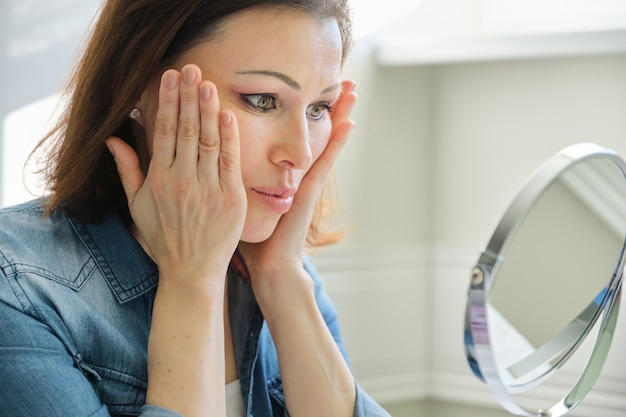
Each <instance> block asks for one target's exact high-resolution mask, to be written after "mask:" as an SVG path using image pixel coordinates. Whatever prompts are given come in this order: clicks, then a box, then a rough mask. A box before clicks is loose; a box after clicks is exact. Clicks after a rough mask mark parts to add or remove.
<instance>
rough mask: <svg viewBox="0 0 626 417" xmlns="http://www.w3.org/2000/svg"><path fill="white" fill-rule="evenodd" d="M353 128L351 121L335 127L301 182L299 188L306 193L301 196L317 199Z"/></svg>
mask: <svg viewBox="0 0 626 417" xmlns="http://www.w3.org/2000/svg"><path fill="white" fill-rule="evenodd" d="M353 128H354V122H353V121H351V120H346V121H344V122H343V123H341V124H340V125H339V126H337V128H336V129H335V133H334V134H333V136H331V138H330V140H329V141H328V144H327V145H326V148H325V149H324V151H323V152H322V154H321V155H320V156H319V157H318V158H317V160H316V161H315V163H314V164H313V166H312V167H311V169H309V172H308V173H307V174H306V176H305V177H304V179H303V180H302V184H301V186H300V188H301V189H302V188H303V187H304V188H305V189H306V192H304V193H302V194H304V195H309V196H310V198H313V199H316V198H317V195H318V194H319V192H321V190H322V187H323V186H324V183H325V182H326V178H327V177H328V174H330V172H331V171H332V168H333V166H334V164H335V161H336V160H337V157H338V156H339V154H340V153H341V150H342V149H343V148H344V146H345V145H346V143H347V142H348V137H349V136H350V132H352V129H353Z"/></svg>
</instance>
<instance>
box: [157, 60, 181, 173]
mask: <svg viewBox="0 0 626 417" xmlns="http://www.w3.org/2000/svg"><path fill="white" fill-rule="evenodd" d="M179 84H180V74H179V73H178V72H177V71H174V70H168V71H165V73H163V76H162V77H161V85H160V87H159V108H158V110H157V114H156V119H155V122H154V137H153V140H152V159H151V162H150V164H151V165H152V164H154V165H155V166H156V167H161V168H168V167H170V166H171V165H172V163H173V161H174V154H175V152H176V126H177V124H178V108H179V104H178V102H179V98H178V87H179Z"/></svg>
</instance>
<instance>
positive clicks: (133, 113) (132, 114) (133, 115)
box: [128, 107, 141, 120]
mask: <svg viewBox="0 0 626 417" xmlns="http://www.w3.org/2000/svg"><path fill="white" fill-rule="evenodd" d="M140 116H141V110H139V109H138V108H136V107H135V108H134V109H132V110H131V111H130V113H129V114H128V117H130V118H131V119H133V120H137V119H139V117H140Z"/></svg>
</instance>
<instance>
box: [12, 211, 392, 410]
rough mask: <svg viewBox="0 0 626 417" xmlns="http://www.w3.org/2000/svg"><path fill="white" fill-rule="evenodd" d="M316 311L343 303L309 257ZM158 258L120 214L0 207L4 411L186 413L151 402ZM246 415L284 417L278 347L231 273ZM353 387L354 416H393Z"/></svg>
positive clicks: (329, 313)
mask: <svg viewBox="0 0 626 417" xmlns="http://www.w3.org/2000/svg"><path fill="white" fill-rule="evenodd" d="M305 266H306V268H307V271H308V272H309V273H310V275H311V277H312V279H313V280H314V282H315V289H316V297H317V302H318V306H319V309H320V311H321V312H322V314H323V316H324V319H325V320H326V323H327V325H328V327H329V329H330V331H331V332H332V334H333V335H334V337H335V340H336V342H337V344H338V346H339V347H340V348H341V350H342V352H343V353H344V356H345V357H346V358H347V356H346V355H345V350H344V348H343V343H342V341H341V337H340V333H339V327H338V323H337V313H336V310H335V308H334V307H333V305H332V303H331V301H330V299H329V298H328V296H327V295H326V293H325V292H324V290H323V285H322V281H321V280H320V278H319V277H318V276H317V273H316V272H315V270H314V269H313V267H312V265H311V264H310V261H309V260H308V259H307V260H305ZM157 282H158V271H157V266H156V265H155V264H154V262H153V261H152V260H151V259H150V258H149V257H148V256H147V255H146V254H145V252H144V251H143V249H142V248H141V247H140V246H139V245H138V243H137V242H136V240H135V239H134V238H133V237H132V235H131V234H130V233H129V231H128V229H127V228H126V226H125V225H124V224H123V223H122V222H121V220H120V219H118V218H117V217H111V218H109V219H107V220H106V221H105V222H103V223H101V224H89V223H81V222H78V221H76V220H74V219H69V218H67V217H66V216H64V215H63V214H61V213H54V214H52V215H51V216H50V217H49V218H47V219H43V217H42V208H41V205H40V203H39V202H38V201H32V202H29V203H25V204H22V205H19V206H15V207H11V208H6V209H3V210H0V415H2V416H11V417H21V416H28V417H33V416H37V417H38V416H46V417H55V416H59V417H68V416H72V417H83V416H85V417H86V416H94V417H104V416H112V415H113V416H115V415H142V416H159V417H174V416H177V417H179V414H177V413H175V412H172V411H170V410H166V409H164V408H161V407H156V406H147V405H144V402H145V393H146V386H147V344H148V333H149V330H150V318H151V314H152V303H153V300H154V295H155V291H156V286H157ZM229 299H230V306H231V307H230V310H231V317H230V319H231V323H232V329H233V343H234V350H235V358H236V362H237V366H238V370H239V377H240V381H241V388H242V394H243V401H244V404H245V406H246V410H247V415H248V416H255V417H265V416H268V417H269V416H286V415H288V414H287V412H286V410H285V401H284V396H283V389H282V384H281V377H280V372H279V368H278V358H277V355H276V349H275V347H274V343H273V341H272V337H271V335H270V333H269V330H268V328H267V326H266V325H265V323H264V320H263V317H262V315H261V312H260V310H259V307H258V305H257V303H256V301H255V299H254V295H253V293H252V289H251V287H250V286H249V284H247V283H246V282H245V281H244V280H243V279H241V278H240V277H239V276H238V275H237V274H236V273H235V272H234V271H232V270H231V271H229ZM356 386H357V403H356V412H355V416H368V417H375V416H388V414H387V413H386V412H385V411H384V410H382V408H380V407H379V406H378V405H377V404H376V403H375V402H374V401H373V400H372V399H371V398H370V397H369V396H368V395H367V394H366V393H365V392H363V390H362V389H361V388H360V387H359V386H358V384H357V385H356Z"/></svg>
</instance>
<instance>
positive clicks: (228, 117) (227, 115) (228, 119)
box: [220, 111, 232, 126]
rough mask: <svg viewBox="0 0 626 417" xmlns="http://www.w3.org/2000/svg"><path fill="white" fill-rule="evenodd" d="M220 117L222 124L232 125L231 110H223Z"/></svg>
mask: <svg viewBox="0 0 626 417" xmlns="http://www.w3.org/2000/svg"><path fill="white" fill-rule="evenodd" d="M220 118H221V119H222V124H223V125H224V126H230V123H231V122H232V117H231V115H230V112H229V111H223V112H222V113H221V115H220Z"/></svg>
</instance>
